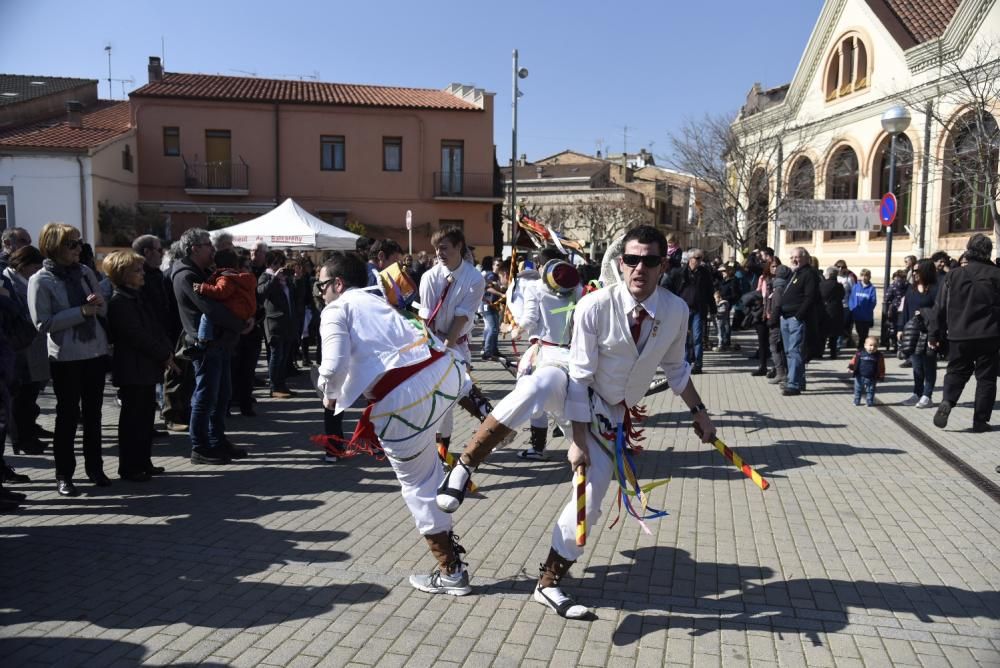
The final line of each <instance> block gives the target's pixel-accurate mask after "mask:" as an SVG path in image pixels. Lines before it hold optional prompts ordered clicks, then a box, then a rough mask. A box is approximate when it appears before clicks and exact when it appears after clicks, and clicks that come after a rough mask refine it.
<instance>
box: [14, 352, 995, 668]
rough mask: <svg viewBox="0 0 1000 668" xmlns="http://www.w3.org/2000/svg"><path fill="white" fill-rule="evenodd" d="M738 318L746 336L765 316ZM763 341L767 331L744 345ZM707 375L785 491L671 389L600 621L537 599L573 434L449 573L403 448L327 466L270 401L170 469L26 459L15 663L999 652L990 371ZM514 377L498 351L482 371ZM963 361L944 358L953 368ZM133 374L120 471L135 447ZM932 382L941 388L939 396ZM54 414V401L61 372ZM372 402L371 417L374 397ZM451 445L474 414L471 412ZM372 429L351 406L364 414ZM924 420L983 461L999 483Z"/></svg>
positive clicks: (159, 459)
mask: <svg viewBox="0 0 1000 668" xmlns="http://www.w3.org/2000/svg"><path fill="white" fill-rule="evenodd" d="M737 340H738V341H740V342H741V343H743V344H744V347H747V345H748V344H749V336H748V335H747V334H743V333H741V334H740V335H739V336H738V337H737ZM744 352H745V351H744ZM705 360H706V365H705V373H704V374H703V375H701V376H696V377H695V378H696V383H697V385H698V388H699V390H700V391H701V393H702V396H703V398H704V401H705V403H706V405H707V406H708V407H709V410H710V411H711V413H712V415H713V419H714V420H715V423H716V425H717V426H718V428H719V430H720V431H719V434H720V436H721V437H722V438H723V439H724V440H725V441H726V442H727V443H728V444H729V445H730V446H731V447H733V448H734V449H736V450H737V451H738V452H739V453H740V454H741V455H742V456H743V457H744V459H746V460H747V461H748V462H750V463H751V464H752V465H753V466H754V467H756V468H757V469H758V470H759V471H760V472H761V473H762V474H763V475H764V476H765V477H766V478H767V479H768V480H769V481H770V483H771V487H770V489H768V490H767V491H765V492H762V491H761V490H759V489H758V488H757V487H755V486H754V485H753V484H752V483H751V482H750V481H749V480H748V479H746V478H745V477H744V476H743V475H742V474H741V473H740V472H739V471H738V470H736V469H735V468H734V467H733V466H732V465H730V464H729V463H728V462H727V461H726V460H725V459H724V458H723V457H721V456H720V455H719V454H718V453H717V452H716V451H715V450H714V449H712V448H711V447H710V446H706V445H703V444H701V443H699V442H698V439H697V438H695V437H694V435H693V434H692V433H691V430H690V427H689V424H688V422H689V417H690V414H689V413H688V410H687V408H686V407H685V406H684V405H683V404H682V402H681V401H680V400H679V399H678V398H675V397H674V396H673V394H672V393H671V392H670V391H666V392H660V393H657V394H655V395H651V396H650V397H648V400H647V407H648V410H649V414H650V416H651V417H650V418H649V419H648V420H647V422H646V423H645V427H646V436H647V441H646V442H645V443H644V445H645V446H646V447H647V449H646V451H645V452H644V453H643V454H642V455H641V456H640V458H639V461H638V466H639V469H640V473H641V476H642V478H643V480H644V481H651V480H654V479H662V478H670V480H671V481H670V483H669V484H668V485H666V486H665V487H660V488H658V489H656V490H655V491H654V492H653V493H652V495H651V497H652V498H651V501H650V503H651V505H653V506H655V507H657V508H665V509H667V510H669V511H670V515H669V516H668V517H665V518H662V519H660V520H655V521H652V522H650V523H649V528H650V530H651V532H652V533H651V534H650V535H647V534H645V533H644V532H643V531H642V530H641V528H640V527H639V526H638V524H637V523H636V522H634V521H633V520H632V519H631V518H628V517H623V519H622V520H620V521H619V522H618V524H617V525H616V526H614V527H613V528H608V525H609V524H610V521H611V520H612V519H613V517H614V514H615V510H614V508H613V506H612V501H613V497H612V495H611V493H610V492H609V495H608V498H607V499H606V500H605V505H604V508H605V510H604V515H603V517H602V519H601V522H600V525H599V526H597V527H595V528H594V530H593V531H592V535H590V536H589V537H588V547H587V551H586V554H585V556H584V558H583V559H582V560H581V561H579V562H578V563H577V564H576V565H575V566H574V567H573V569H572V570H571V571H570V577H569V578H568V580H567V582H566V586H567V590H568V591H570V592H572V593H574V594H576V595H577V596H578V598H579V599H581V602H582V603H585V604H587V605H589V606H591V607H592V608H593V609H594V611H595V613H596V617H597V619H596V620H594V621H579V620H564V619H561V618H559V617H557V616H556V615H555V614H553V613H551V612H549V611H547V610H546V609H544V608H543V607H542V606H540V605H539V604H537V603H535V602H533V601H532V600H531V592H532V588H533V585H534V582H535V579H536V577H537V569H538V564H539V562H540V561H542V560H543V559H544V557H545V554H546V553H547V551H548V545H549V534H550V532H551V527H552V524H553V522H554V519H555V517H556V515H557V514H558V512H559V511H560V510H561V508H562V506H563V504H564V503H565V502H566V501H567V500H568V499H569V498H570V494H571V487H570V484H569V481H570V477H571V476H570V471H569V467H568V465H567V464H566V461H565V450H566V447H567V443H566V441H565V440H562V439H559V440H556V441H554V442H553V443H551V445H550V448H551V452H550V454H551V459H550V461H547V462H526V461H522V460H521V459H519V458H518V457H516V456H515V452H516V449H515V448H519V447H524V443H525V441H526V439H527V434H526V433H525V434H522V435H520V437H519V439H518V441H517V442H516V444H515V446H512V447H511V448H509V449H506V450H502V451H500V452H498V453H496V454H495V455H494V457H493V458H492V460H491V461H489V462H488V463H487V464H486V465H485V466H483V467H482V468H481V469H480V471H479V473H478V474H477V475H476V482H477V483H478V484H479V485H480V488H481V494H480V495H478V496H475V497H470V498H469V499H467V501H466V502H465V504H464V505H463V506H462V508H461V509H460V510H459V512H458V513H457V515H456V528H455V531H456V533H457V534H459V535H460V536H461V540H462V544H463V545H464V546H465V547H466V548H467V549H468V555H467V560H468V562H469V565H470V569H471V572H472V575H473V579H472V584H473V594H472V595H470V596H467V597H464V598H453V597H446V596H432V595H429V594H425V593H422V592H419V591H416V590H414V589H412V588H411V587H410V586H409V584H408V582H407V578H408V576H409V575H410V574H411V573H412V572H414V571H424V570H426V571H429V570H430V569H431V568H432V567H433V565H434V562H433V559H432V557H431V556H430V555H429V554H428V552H427V549H426V545H425V543H424V541H423V539H422V538H421V537H420V536H419V535H418V534H417V532H416V530H415V529H414V526H413V520H412V519H411V518H410V515H409V513H408V512H407V510H406V508H405V507H404V505H403V502H402V499H401V498H400V495H399V491H398V484H397V483H396V480H395V478H394V476H393V473H392V471H391V469H390V468H389V465H388V464H387V463H386V462H378V461H375V460H373V459H370V458H361V457H359V458H355V459H352V460H349V461H346V462H340V463H337V464H324V463H323V462H322V457H321V451H320V450H318V449H317V448H316V446H314V445H313V444H312V443H310V441H309V436H310V435H312V434H315V433H318V432H319V431H320V430H321V425H322V412H321V409H320V405H319V402H318V400H317V399H316V398H315V395H312V394H309V393H308V392H306V391H304V390H305V384H306V382H307V381H306V380H305V374H302V375H300V376H298V377H297V379H296V380H297V386H296V385H293V387H298V388H299V389H302V390H303V392H300V393H299V395H298V397H297V398H295V399H292V400H288V401H281V402H278V401H271V400H269V399H261V403H260V406H259V408H258V412H259V414H260V417H257V418H241V417H233V418H232V419H231V420H230V421H229V429H230V432H231V438H232V439H233V440H234V441H235V442H236V443H238V444H240V445H245V446H246V447H248V448H249V449H250V451H251V453H252V454H251V457H250V458H249V459H246V460H242V461H239V462H236V463H233V464H231V465H228V466H220V467H211V466H193V465H192V464H191V463H190V461H189V460H188V458H187V455H188V454H189V443H188V440H187V438H186V436H184V435H171V436H170V437H169V438H168V439H166V440H163V441H158V442H157V444H156V445H155V446H154V463H156V464H158V465H162V466H165V467H166V468H167V473H166V474H165V475H163V476H160V477H158V478H156V479H154V481H152V482H149V483H144V484H137V483H126V482H120V481H118V480H117V479H115V481H114V485H113V486H112V487H110V488H106V489H99V488H96V487H94V486H93V485H91V484H89V483H87V482H86V481H85V480H82V481H81V482H80V484H79V488H80V489H81V491H82V492H83V495H82V496H80V497H78V498H70V499H65V498H61V497H59V496H58V495H57V494H56V491H55V485H54V480H53V478H54V473H53V466H52V461H51V456H50V455H46V456H38V457H32V456H26V455H23V456H11V455H10V453H9V449H8V453H7V454H8V462H9V463H11V464H13V465H14V466H16V467H17V469H18V471H19V472H21V473H26V474H28V475H29V476H31V478H32V482H31V483H28V484H23V485H14V486H12V489H16V490H18V491H22V492H26V493H27V494H28V498H29V500H28V502H26V503H25V505H24V506H23V507H22V509H21V510H20V511H18V512H16V513H13V514H6V515H3V516H0V541H2V542H0V545H2V549H0V561H2V564H3V571H2V572H3V575H4V578H3V586H2V588H0V591H2V594H0V663H2V665H4V666H35V665H65V666H119V665H120V666H131V665H136V664H148V665H163V666H165V665H185V664H188V665H194V664H199V665H216V666H253V665H273V666H313V665H321V666H355V665H356V666H396V665H399V666H402V665H407V666H475V667H476V668H482V667H484V666H534V665H537V666H545V665H552V666H634V665H637V666H663V665H677V666H691V665H693V666H806V665H808V666H889V665H900V666H903V665H905V666H998V665H1000V593H998V583H1000V548H998V545H1000V514H998V512H997V510H998V505H997V500H996V497H995V495H993V496H991V494H990V485H993V486H994V487H993V489H995V485H996V484H998V483H1000V475H998V474H997V473H995V472H994V468H995V467H996V465H997V464H1000V437H998V436H997V435H996V432H993V433H992V434H989V433H986V434H974V433H970V432H969V431H968V428H969V427H970V426H971V423H972V417H971V414H972V409H971V398H972V391H971V387H969V388H967V389H966V393H965V395H964V396H963V403H962V404H960V405H959V406H957V407H956V408H955V410H954V411H953V412H952V416H951V422H950V425H949V427H948V429H947V430H944V431H942V430H939V429H936V428H935V427H933V426H932V424H931V418H932V415H933V410H919V409H916V408H912V407H903V406H900V405H898V404H899V402H901V401H902V400H903V399H904V398H905V397H906V396H907V395H908V394H909V388H910V385H911V380H910V371H909V369H902V368H900V367H899V362H898V361H896V360H890V361H889V362H888V378H887V380H886V382H885V383H883V385H882V386H881V387H880V388H879V394H878V398H879V401H880V402H881V403H883V404H884V405H882V406H877V407H874V408H867V407H855V406H853V405H852V403H851V394H850V388H849V386H848V384H847V383H846V382H845V378H846V365H847V359H843V358H842V359H839V360H835V361H831V360H822V361H819V362H815V363H813V364H811V365H810V366H809V372H808V377H809V385H808V391H807V392H805V393H803V394H802V395H801V396H799V397H781V396H780V393H779V392H778V391H777V390H776V388H775V386H772V385H768V384H767V383H765V382H764V379H762V378H753V377H751V376H750V375H749V373H748V372H749V371H750V370H751V369H752V368H753V366H752V364H753V363H751V362H749V361H747V360H746V358H745V356H744V355H743V354H742V353H741V352H736V353H717V352H710V353H706V356H705ZM473 375H474V376H475V378H476V380H477V382H478V383H479V384H480V386H481V387H482V388H483V390H484V391H485V392H486V393H487V394H488V395H489V396H490V397H492V398H493V399H494V400H497V399H499V398H500V397H502V396H503V395H504V394H505V393H506V392H507V391H509V389H510V388H511V387H512V385H513V379H512V378H511V376H510V375H509V374H508V373H507V372H506V371H504V370H503V369H502V368H501V367H500V366H499V364H497V363H479V364H477V366H476V369H475V370H474V372H473ZM942 377H943V367H942V369H941V371H940V372H939V378H942ZM112 391H113V388H110V387H109V388H108V391H107V396H106V403H105V413H104V418H105V433H104V438H105V456H104V458H105V470H106V472H107V473H108V474H109V475H111V474H113V473H114V471H115V466H116V449H115V445H114V441H115V425H116V424H117V419H118V409H117V407H116V406H115V404H114V401H113V394H112ZM934 399H935V403H936V401H937V400H938V399H939V396H938V395H937V394H936V395H935V397H934ZM42 402H43V418H42V420H43V423H44V424H45V426H46V427H49V428H51V426H52V425H51V420H52V416H53V411H52V410H51V407H52V402H53V398H52V395H51V393H50V392H47V393H46V394H44V395H43V398H42ZM356 414H357V413H356V411H354V412H352V414H351V416H352V418H353V417H354V416H356ZM457 425H458V428H457V429H456V432H455V436H454V440H453V443H454V444H455V445H454V446H453V450H457V449H458V447H459V444H462V443H464V441H465V440H467V439H468V437H469V436H470V435H471V434H472V432H473V429H474V426H475V425H474V423H473V421H472V420H471V418H468V417H467V416H461V417H458V418H457ZM347 427H348V428H350V429H353V419H351V420H349V423H348V425H347ZM915 434H917V435H919V434H924V435H925V437H924V438H925V439H926V437H929V438H930V439H931V440H932V441H933V442H935V444H936V446H937V447H938V448H941V449H943V450H945V451H947V452H950V453H951V454H953V455H955V456H957V458H958V459H960V460H961V461H962V462H964V463H965V464H966V465H967V466H968V468H969V469H971V470H972V471H973V472H977V473H978V474H980V475H982V476H985V478H986V479H987V480H986V481H985V484H980V485H978V486H977V485H976V484H974V483H973V482H972V481H970V479H969V477H968V476H966V475H963V474H962V473H961V472H959V471H958V470H956V469H955V468H954V467H952V466H950V465H948V464H947V463H945V462H944V461H943V460H942V459H941V458H940V457H938V456H937V455H935V454H934V453H933V452H932V450H931V449H929V448H928V446H927V445H926V444H925V443H924V442H922V441H921V439H920V438H918V437H917V436H915Z"/></svg>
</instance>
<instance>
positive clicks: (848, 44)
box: [823, 33, 871, 102]
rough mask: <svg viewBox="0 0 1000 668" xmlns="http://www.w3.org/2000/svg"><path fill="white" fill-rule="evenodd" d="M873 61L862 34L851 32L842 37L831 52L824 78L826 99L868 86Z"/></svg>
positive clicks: (833, 98)
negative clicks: (870, 58) (869, 56)
mask: <svg viewBox="0 0 1000 668" xmlns="http://www.w3.org/2000/svg"><path fill="white" fill-rule="evenodd" d="M870 72H871V63H870V62H869V58H868V47H866V46H865V43H864V41H863V40H862V39H861V36H860V35H858V34H857V33H850V34H848V35H845V36H844V37H842V38H841V39H840V40H839V41H838V42H837V46H836V47H834V49H833V53H831V54H830V60H829V64H828V65H827V68H826V77H825V78H824V80H823V84H824V85H823V87H824V93H825V94H826V101H827V102H830V101H832V100H836V99H837V98H840V97H844V96H845V95H850V94H851V93H855V92H857V91H859V90H863V89H865V88H867V87H868V83H869V81H868V79H869V73H870Z"/></svg>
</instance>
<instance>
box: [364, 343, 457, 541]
mask: <svg viewBox="0 0 1000 668" xmlns="http://www.w3.org/2000/svg"><path fill="white" fill-rule="evenodd" d="M469 382H470V381H469V376H468V374H467V373H466V372H465V370H464V367H463V366H462V365H461V363H459V362H458V361H457V360H455V359H454V358H452V356H451V355H446V356H445V357H442V358H441V359H439V360H438V361H436V362H434V363H433V364H431V365H430V366H428V367H427V368H425V369H422V370H421V371H420V372H419V373H417V374H416V375H414V376H412V377H411V378H408V379H407V380H405V381H403V382H402V383H400V385H399V386H398V387H397V388H396V389H394V390H393V391H392V392H390V393H389V394H388V395H387V396H386V397H385V398H383V399H382V401H380V402H378V403H377V404H375V406H374V407H373V408H372V418H371V420H372V424H373V425H374V427H375V433H376V434H378V436H379V441H380V442H381V444H382V447H383V448H384V449H385V452H386V455H388V458H389V463H390V464H391V465H392V470H393V471H395V473H396V479H397V480H399V484H400V485H401V487H402V490H401V491H402V495H403V501H404V502H405V503H406V507H407V508H409V510H410V514H411V515H412V516H413V520H414V521H415V522H416V525H417V531H419V532H420V534H421V535H424V536H426V535H429V534H436V533H440V532H442V531H450V530H451V527H452V516H451V515H449V514H448V513H446V512H444V511H442V510H441V509H440V508H438V506H437V503H436V502H435V496H436V495H437V490H438V487H440V486H441V482H442V481H443V480H444V469H443V468H442V466H441V460H440V459H438V455H437V448H436V447H435V442H434V433H435V431H436V430H437V429H438V427H439V424H440V422H441V420H442V418H443V417H444V415H446V414H450V411H451V407H452V405H453V404H454V401H455V400H454V398H449V397H457V396H461V394H462V393H463V392H468V385H469Z"/></svg>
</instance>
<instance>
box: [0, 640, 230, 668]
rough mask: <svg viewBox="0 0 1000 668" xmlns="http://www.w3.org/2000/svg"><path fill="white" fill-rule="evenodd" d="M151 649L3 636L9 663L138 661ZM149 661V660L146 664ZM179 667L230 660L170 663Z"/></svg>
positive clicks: (218, 667) (1, 650) (1, 652)
mask: <svg viewBox="0 0 1000 668" xmlns="http://www.w3.org/2000/svg"><path fill="white" fill-rule="evenodd" d="M148 654H149V652H148V651H147V650H146V648H145V647H144V646H142V645H139V644H137V643H131V642H124V641H121V640H105V639H99V638H66V637H60V636H37V637H30V636H22V637H18V638H0V656H2V657H4V660H5V661H10V662H11V663H10V664H8V665H26V664H28V663H35V664H38V665H44V664H47V665H61V666H85V665H91V666H96V665H102V666H109V665H112V664H115V663H116V662H118V664H116V665H138V664H140V663H142V662H143V659H144V658H146V656H147V655H148ZM146 665H149V664H146ZM170 665H171V666H174V667H176V668H187V667H189V666H205V667H207V668H223V667H224V666H226V665H227V664H224V663H217V662H214V661H199V662H197V663H183V662H181V663H174V662H171V663H170Z"/></svg>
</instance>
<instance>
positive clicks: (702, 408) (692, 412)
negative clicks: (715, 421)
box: [691, 403, 706, 415]
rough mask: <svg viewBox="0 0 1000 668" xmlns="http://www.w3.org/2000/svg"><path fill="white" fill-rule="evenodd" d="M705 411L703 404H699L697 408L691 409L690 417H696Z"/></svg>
mask: <svg viewBox="0 0 1000 668" xmlns="http://www.w3.org/2000/svg"><path fill="white" fill-rule="evenodd" d="M705 410H706V408H705V404H703V403H699V404H698V405H697V406H694V407H692V408H691V415H697V414H698V413H701V412H703V411H705Z"/></svg>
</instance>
